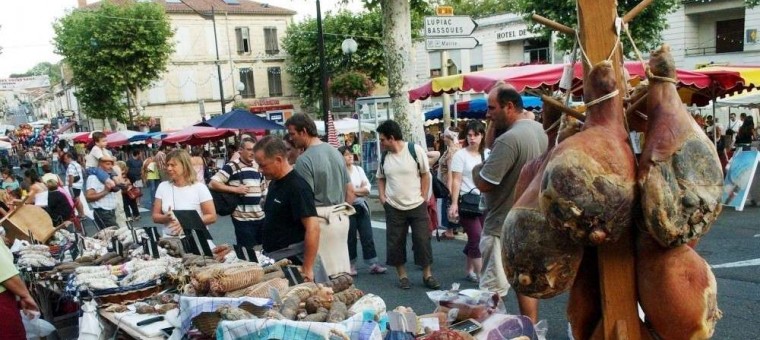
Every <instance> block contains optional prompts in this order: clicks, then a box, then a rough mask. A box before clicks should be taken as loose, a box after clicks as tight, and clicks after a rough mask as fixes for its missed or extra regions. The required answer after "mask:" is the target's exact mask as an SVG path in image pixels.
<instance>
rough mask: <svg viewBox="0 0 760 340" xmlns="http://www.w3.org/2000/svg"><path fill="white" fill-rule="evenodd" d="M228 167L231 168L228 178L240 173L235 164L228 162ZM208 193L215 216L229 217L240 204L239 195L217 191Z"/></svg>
mask: <svg viewBox="0 0 760 340" xmlns="http://www.w3.org/2000/svg"><path fill="white" fill-rule="evenodd" d="M230 167H231V168H232V173H231V174H230V178H232V176H233V175H234V174H236V173H238V172H239V171H240V168H239V167H238V165H237V164H235V162H230ZM209 191H210V192H211V198H213V199H214V208H215V209H216V214H217V215H219V216H228V215H231V214H232V212H234V211H235V209H236V208H237V206H238V204H239V203H240V195H238V194H233V193H230V192H225V191H217V190H209Z"/></svg>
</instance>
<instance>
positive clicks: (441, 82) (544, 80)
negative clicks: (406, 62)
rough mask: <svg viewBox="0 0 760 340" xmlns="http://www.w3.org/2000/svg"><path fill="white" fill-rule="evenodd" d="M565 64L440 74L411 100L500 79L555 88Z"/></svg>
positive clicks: (578, 67) (703, 80)
mask: <svg viewBox="0 0 760 340" xmlns="http://www.w3.org/2000/svg"><path fill="white" fill-rule="evenodd" d="M564 68H565V65H564V64H540V65H523V66H514V67H504V68H500V69H495V70H484V71H478V72H471V73H463V74H455V75H451V76H445V77H438V78H434V79H431V80H430V81H428V82H427V83H425V84H423V85H422V86H419V87H417V88H415V89H412V90H410V91H409V102H414V101H417V100H423V99H426V98H428V97H431V96H440V95H441V94H442V93H454V92H457V91H476V92H487V91H488V90H490V89H491V87H493V86H494V85H495V84H496V83H497V82H499V81H504V82H506V83H508V84H510V85H512V86H514V87H515V89H516V90H517V91H518V92H523V91H525V90H526V89H536V88H540V87H545V86H548V87H552V88H554V87H556V86H557V85H559V82H560V80H561V79H562V74H563V73H564ZM625 69H626V71H627V72H628V74H629V75H631V76H632V77H636V78H639V79H643V78H644V77H645V76H646V72H645V70H644V67H643V65H642V64H641V63H640V62H632V61H631V62H626V63H625ZM676 71H677V75H676V77H677V78H678V83H679V85H680V86H689V87H696V88H700V89H702V88H707V87H710V86H712V79H711V78H710V77H709V76H707V75H706V74H700V73H697V72H693V71H686V70H680V69H679V70H676ZM573 78H574V85H578V84H580V81H581V79H583V65H582V64H581V63H576V64H575V68H574V69H573Z"/></svg>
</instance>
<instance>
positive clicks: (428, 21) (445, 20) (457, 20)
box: [425, 15, 478, 37]
mask: <svg viewBox="0 0 760 340" xmlns="http://www.w3.org/2000/svg"><path fill="white" fill-rule="evenodd" d="M477 27H478V24H477V23H475V21H473V20H472V18H471V17H469V16H466V15H453V16H440V17H425V36H426V37H464V36H468V35H470V34H472V32H473V31H474V30H475V28H477Z"/></svg>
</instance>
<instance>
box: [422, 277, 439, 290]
mask: <svg viewBox="0 0 760 340" xmlns="http://www.w3.org/2000/svg"><path fill="white" fill-rule="evenodd" d="M422 282H423V283H424V284H425V287H428V288H430V289H439V288H441V284H440V283H438V280H436V279H435V277H433V275H430V276H428V277H426V278H424V279H422Z"/></svg>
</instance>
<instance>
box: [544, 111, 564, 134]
mask: <svg viewBox="0 0 760 340" xmlns="http://www.w3.org/2000/svg"><path fill="white" fill-rule="evenodd" d="M563 115H564V114H563ZM561 120H562V118H560V119H557V120H555V121H554V124H552V125H551V126H549V127H548V128H546V130H544V132H546V133H548V132H549V131H551V130H554V129H555V128H557V127H558V126H559V122H560V121H561Z"/></svg>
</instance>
